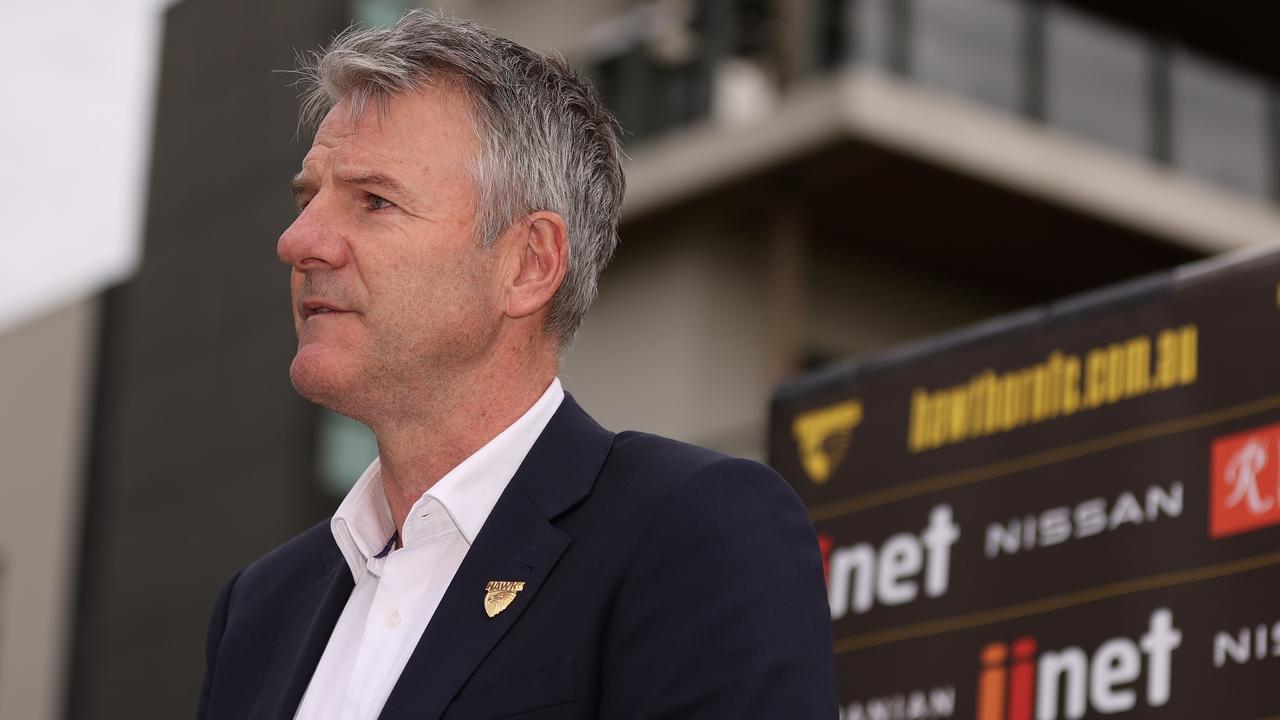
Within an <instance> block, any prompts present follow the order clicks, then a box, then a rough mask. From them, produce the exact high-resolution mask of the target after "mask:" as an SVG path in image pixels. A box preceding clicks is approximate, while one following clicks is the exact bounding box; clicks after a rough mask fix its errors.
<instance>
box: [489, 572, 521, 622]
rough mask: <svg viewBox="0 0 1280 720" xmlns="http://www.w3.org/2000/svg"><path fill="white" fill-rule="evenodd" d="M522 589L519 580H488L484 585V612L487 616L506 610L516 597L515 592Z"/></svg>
mask: <svg viewBox="0 0 1280 720" xmlns="http://www.w3.org/2000/svg"><path fill="white" fill-rule="evenodd" d="M523 589H524V582H522V581H519V580H490V581H489V584H488V585H485V587H484V612H485V614H486V615H488V616H489V617H494V616H495V615H497V614H498V613H500V612H502V611H503V610H506V609H507V607H508V606H509V605H511V603H512V601H514V600H515V599H516V593H518V592H520V591H521V590H523Z"/></svg>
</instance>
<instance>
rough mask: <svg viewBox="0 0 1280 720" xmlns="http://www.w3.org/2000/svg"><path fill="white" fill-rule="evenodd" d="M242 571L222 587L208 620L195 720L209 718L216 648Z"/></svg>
mask: <svg viewBox="0 0 1280 720" xmlns="http://www.w3.org/2000/svg"><path fill="white" fill-rule="evenodd" d="M241 572H243V571H242V570H237V571H236V573H235V574H234V575H232V576H231V579H230V580H228V581H227V583H226V584H225V585H223V586H222V591H221V592H219V593H218V599H217V600H216V601H215V602H214V604H213V614H212V615H211V616H210V618H209V633H208V635H207V636H206V638H205V651H204V653H205V660H204V663H205V664H204V681H203V682H202V683H201V685H200V700H199V703H198V704H197V706H196V718H197V720H206V718H208V717H209V697H210V694H211V693H212V691H213V677H214V670H215V668H216V667H217V662H218V648H219V647H220V646H221V645H222V633H223V631H224V630H226V627H227V615H228V613H229V608H230V604H231V590H232V588H234V587H235V584H236V581H237V580H239V579H240V573H241Z"/></svg>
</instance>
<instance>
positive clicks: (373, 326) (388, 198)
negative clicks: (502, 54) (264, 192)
mask: <svg viewBox="0 0 1280 720" xmlns="http://www.w3.org/2000/svg"><path fill="white" fill-rule="evenodd" d="M468 108H469V105H468V101H467V100H466V99H465V96H464V95H463V94H462V93H461V92H459V91H458V90H456V89H454V88H452V87H450V86H448V85H445V84H442V85H439V86H436V87H433V88H430V89H428V90H424V91H421V92H415V93H411V94H405V95H400V96H396V97H393V98H392V99H391V101H390V104H389V106H388V108H387V110H386V112H378V111H377V109H375V108H373V107H370V109H368V110H367V111H366V112H365V113H364V114H363V115H362V116H360V117H357V118H352V116H351V111H350V107H349V105H348V103H347V102H346V101H344V102H342V103H340V104H339V105H338V106H337V107H335V108H334V109H333V111H331V112H330V113H329V114H328V116H327V117H326V118H325V120H324V122H323V123H322V124H321V125H320V129H319V130H318V131H317V132H316V137H315V141H314V143H313V144H312V146H311V150H310V152H308V153H307V156H306V158H305V159H304V160H303V163H302V172H301V173H299V174H298V176H297V178H296V179H295V181H294V190H295V194H296V196H297V199H298V206H299V208H300V213H299V215H298V219H297V220H295V221H294V222H293V224H292V225H291V226H289V228H288V229H287V230H285V232H284V234H282V235H281V236H280V242H279V247H278V253H279V255H280V259H281V260H282V261H284V262H286V263H288V264H289V265H290V266H291V267H292V269H293V273H292V278H291V283H290V284H291V288H292V295H293V316H294V324H295V326H296V329H297V333H298V350H297V354H296V355H295V356H294V359H293V364H292V365H291V366H290V368H289V375H290V378H291V379H292V380H293V384H294V386H295V387H296V388H297V389H298V392H299V393H301V394H302V395H303V396H304V397H307V398H308V399H311V400H313V401H315V402H318V403H321V404H323V405H326V406H328V407H331V408H333V409H335V410H337V411H339V412H343V413H345V414H348V415H352V416H354V417H357V418H358V419H361V420H363V421H365V422H373V421H377V420H379V419H381V417H382V415H383V414H386V413H394V412H396V411H397V409H398V408H399V409H406V408H404V407H401V406H407V405H410V404H412V403H414V402H415V401H419V400H421V399H422V397H423V396H422V392H423V391H425V392H428V393H430V392H435V391H447V389H448V388H449V387H450V381H452V380H456V379H457V378H458V377H460V374H461V373H462V372H464V371H465V370H466V369H467V368H468V367H470V366H473V365H475V363H476V362H477V361H478V359H479V358H481V357H482V356H483V354H484V353H485V351H486V349H487V347H488V345H489V343H490V342H491V341H492V339H493V337H494V335H495V333H496V332H497V326H498V322H499V320H500V319H501V317H502V312H501V308H500V306H499V299H500V297H499V293H498V287H497V281H496V273H495V257H494V256H495V253H492V252H490V251H488V250H486V249H483V248H480V247H479V246H478V244H477V243H476V241H475V239H474V234H473V223H474V218H475V206H476V191H475V187H474V180H473V175H472V173H471V167H472V162H473V159H474V157H475V153H476V151H477V148H478V141H477V138H476V136H475V130H474V127H473V125H472V123H471V120H470V117H469V115H468Z"/></svg>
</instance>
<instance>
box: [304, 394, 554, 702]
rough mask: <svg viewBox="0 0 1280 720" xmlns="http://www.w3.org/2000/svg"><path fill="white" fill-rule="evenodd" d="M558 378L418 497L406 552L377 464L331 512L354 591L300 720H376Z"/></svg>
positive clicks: (548, 407)
mask: <svg viewBox="0 0 1280 720" xmlns="http://www.w3.org/2000/svg"><path fill="white" fill-rule="evenodd" d="M563 399H564V390H563V389H562V388H561V386H560V380H559V379H558V378H557V379H556V380H553V381H552V383H551V385H550V386H549V387H548V388H547V389H546V391H545V392H544V393H543V394H542V397H541V398H539V399H538V401H537V402H535V403H534V404H533V407H531V408H529V410H528V411H526V412H525V414H524V415H521V416H520V418H519V419H518V420H516V421H515V422H514V423H512V424H511V426H510V427H508V428H507V429H506V430H503V431H502V432H501V433H499V434H498V436H497V437H495V438H493V439H492V440H490V441H489V442H488V443H487V444H486V445H485V446H484V447H482V448H480V449H479V450H477V451H476V452H475V454H473V455H471V456H470V457H468V458H467V459H466V460H463V461H462V462H461V463H460V464H459V465H458V466H457V467H455V468H454V469H453V470H450V471H449V473H448V474H447V475H445V476H444V477H443V478H440V480H439V482H437V483H436V484H435V485H434V486H432V488H431V489H430V490H428V491H427V492H426V493H424V494H423V495H422V497H420V498H418V501H417V502H416V503H414V505H413V507H412V508H411V509H410V510H409V515H408V517H407V518H406V519H405V522H404V533H403V538H401V545H402V547H400V548H398V549H397V548H395V542H394V539H395V538H394V535H395V529H396V528H395V523H394V522H393V521H392V519H391V510H390V509H389V508H388V506H387V498H386V495H385V494H384V492H383V489H382V474H381V465H380V464H379V461H378V460H374V461H373V464H371V465H370V466H369V469H367V470H365V471H364V474H363V475H361V476H360V479H359V480H358V481H357V482H356V484H355V486H354V487H352V488H351V491H350V492H348V493H347V496H346V498H345V499H344V500H343V501H342V504H341V505H339V506H338V510H337V512H335V513H334V514H333V520H332V522H331V529H332V531H333V538H334V540H335V541H336V542H337V543H338V547H339V548H340V549H341V550H342V554H343V556H344V557H345V558H346V560H347V564H348V565H349V566H350V568H351V574H352V576H354V578H355V589H354V590H352V592H351V597H350V598H349V599H348V600H347V604H346V607H345V608H344V609H343V611H342V615H341V617H339V618H338V622H337V624H336V625H335V626H334V628H333V634H332V635H330V636H329V644H328V645H326V646H325V649H324V655H322V656H321V657H320V663H319V664H318V665H317V666H316V670H315V673H314V674H313V675H312V676H311V683H310V684H309V685H308V686H307V691H306V694H305V695H303V696H302V702H301V704H299V705H298V711H297V714H296V715H295V716H294V717H295V720H375V719H376V718H377V717H378V715H379V713H381V712H382V706H383V705H385V704H386V702H387V698H388V697H389V696H390V695H391V689H392V688H393V687H394V686H395V684H396V681H397V680H398V679H399V678H400V673H401V672H402V671H403V670H404V666H405V664H406V663H407V662H408V661H409V656H410V655H411V654H412V653H413V650H414V648H415V647H416V646H417V644H418V640H419V638H421V637H422V633H423V631H424V630H426V628H427V623H429V622H431V616H432V615H434V614H435V611H436V608H437V607H439V605H440V600H441V599H442V598H443V597H444V593H445V590H446V589H447V588H448V587H449V582H450V581H451V580H453V575H454V573H455V572H457V571H458V567H459V566H460V565H462V559H463V558H464V557H466V554H467V550H468V549H469V548H470V547H471V543H473V542H474V541H475V538H476V535H477V534H478V533H479V532H480V527H481V526H482V525H484V521H485V520H486V519H487V518H488V517H489V513H490V512H491V511H492V510H493V506H494V505H495V504H496V503H497V502H498V496H499V495H501V494H502V491H503V490H504V489H505V488H506V487H507V483H508V482H510V481H511V478H512V476H514V475H515V473H516V469H517V468H519V467H520V463H521V462H523V461H524V457H525V455H527V454H528V453H529V448H531V447H533V443H534V441H536V440H537V439H538V436H539V435H541V434H542V430H543V429H544V428H545V427H546V426H547V422H548V421H550V420H551V416H552V415H554V414H555V412H556V409H557V408H559V407H560V402H561V401H562V400H563Z"/></svg>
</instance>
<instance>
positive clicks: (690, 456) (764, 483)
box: [602, 432, 802, 507]
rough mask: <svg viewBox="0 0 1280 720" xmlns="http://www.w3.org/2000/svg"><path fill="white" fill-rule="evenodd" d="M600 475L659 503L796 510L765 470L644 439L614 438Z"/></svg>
mask: <svg viewBox="0 0 1280 720" xmlns="http://www.w3.org/2000/svg"><path fill="white" fill-rule="evenodd" d="M602 475H609V476H611V478H616V480H621V481H625V482H626V484H628V485H632V486H636V490H637V492H643V493H644V494H648V495H650V496H651V497H652V498H653V499H655V500H659V501H661V500H668V501H675V502H679V500H678V499H677V498H680V497H685V498H688V497H690V496H701V497H704V498H705V497H706V496H708V495H711V496H719V499H718V500H717V501H715V502H716V504H722V503H733V502H735V501H736V500H748V499H757V500H766V501H768V502H772V503H782V504H783V505H785V506H790V507H802V506H801V505H800V502H799V498H798V497H797V496H796V494H795V491H794V490H792V488H791V486H790V485H789V484H788V483H787V481H786V480H784V479H782V476H780V475H779V474H778V473H777V472H776V471H774V469H773V468H771V467H769V466H768V465H765V464H763V463H760V462H756V461H755V460H748V459H745V458H738V457H732V456H729V455H725V454H723V453H720V452H717V451H715V450H709V449H707V448H704V447H699V446H697V445H690V444H688V443H684V442H680V441H678V440H672V439H670V438H665V437H661V436H658V435H651V434H648V433H641V432H622V433H619V434H618V435H617V438H616V439H615V441H614V444H613V449H612V451H611V452H610V453H609V457H608V459H607V460H606V462H605V471H604V473H602Z"/></svg>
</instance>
